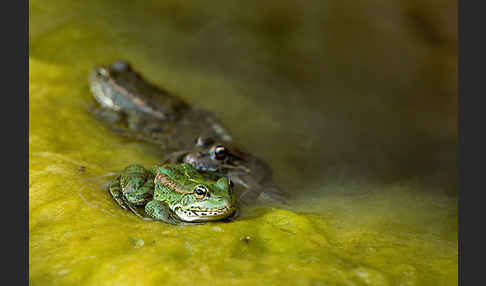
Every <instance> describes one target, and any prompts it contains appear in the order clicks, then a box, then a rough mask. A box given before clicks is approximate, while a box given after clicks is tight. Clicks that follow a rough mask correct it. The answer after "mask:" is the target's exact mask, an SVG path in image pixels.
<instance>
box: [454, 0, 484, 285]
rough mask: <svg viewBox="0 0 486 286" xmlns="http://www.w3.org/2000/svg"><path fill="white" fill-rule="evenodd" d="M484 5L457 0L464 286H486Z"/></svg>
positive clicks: (460, 238) (460, 248)
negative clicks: (483, 197)
mask: <svg viewBox="0 0 486 286" xmlns="http://www.w3.org/2000/svg"><path fill="white" fill-rule="evenodd" d="M466 3H467V6H466ZM473 4H475V5H474V6H473ZM484 6H486V5H484V2H482V1H458V13H459V23H458V24H459V30H458V40H459V47H458V83H459V91H458V108H459V110H458V115H459V116H458V117H459V118H458V120H459V124H458V131H459V132H458V159H459V160H458V162H459V168H458V169H459V174H458V175H459V186H458V187H459V191H458V200H459V217H458V219H459V221H458V251H459V267H458V271H459V285H482V284H484V272H485V271H484V263H483V261H484V254H485V251H484V246H483V245H484V243H485V241H486V236H485V235H484V234H483V232H484V231H483V230H484V228H483V226H484V214H483V212H482V211H483V210H484V209H485V202H486V201H485V200H484V199H482V198H480V197H482V196H483V195H484V190H485V181H484V177H485V169H484V163H485V162H486V148H485V147H486V139H485V138H486V137H485V134H484V129H485V128H484V124H485V122H486V121H485V118H484V114H485V113H486V109H485V108H486V98H485V92H484V90H485V83H486V79H485V73H484V69H485V68H486V56H485V52H486V44H485V37H484V35H485V32H484V27H486V23H484V22H485V21H484V18H485V14H484V11H486V10H485V9H484ZM468 136H469V139H466V138H467V137H468ZM466 142H467V143H466ZM466 147H467V149H466ZM466 213H467V216H466ZM467 229H469V231H467ZM481 246H483V247H481Z"/></svg>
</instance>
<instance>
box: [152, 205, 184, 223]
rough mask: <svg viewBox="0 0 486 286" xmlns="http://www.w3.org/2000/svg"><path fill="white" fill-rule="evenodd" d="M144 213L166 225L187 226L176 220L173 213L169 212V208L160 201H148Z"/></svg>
mask: <svg viewBox="0 0 486 286" xmlns="http://www.w3.org/2000/svg"><path fill="white" fill-rule="evenodd" d="M145 213H147V215H149V216H150V217H152V218H154V219H155V220H161V221H163V222H166V223H170V224H175V225H187V224H188V223H184V222H182V221H181V220H179V219H177V218H176V217H175V215H174V213H173V212H172V211H171V210H170V208H169V206H168V205H167V204H166V203H164V202H161V201H155V200H153V201H150V202H149V203H148V204H146V205H145Z"/></svg>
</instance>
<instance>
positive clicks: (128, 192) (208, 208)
mask: <svg viewBox="0 0 486 286" xmlns="http://www.w3.org/2000/svg"><path fill="white" fill-rule="evenodd" d="M109 191H110V194H111V195H112V196H113V198H114V200H115V201H116V202H117V203H118V204H119V205H120V206H121V207H122V208H124V209H126V210H129V211H132V212H133V213H135V214H136V215H138V216H140V217H144V216H148V217H151V218H152V219H155V220H160V221H164V222H167V223H171V224H187V223H196V222H204V221H215V220H221V219H225V218H229V217H232V216H234V215H235V213H236V210H237V208H236V197H235V195H234V193H233V191H232V188H231V184H230V181H229V179H227V178H225V177H216V176H213V175H206V174H202V173H200V172H198V171H197V170H196V169H195V168H194V167H192V166H191V165H189V164H185V163H183V164H168V165H163V166H156V167H154V168H153V169H152V170H147V169H145V168H144V167H142V166H140V165H130V166H128V167H126V168H125V169H124V170H123V171H122V172H121V174H120V175H119V176H118V177H117V178H116V179H115V180H114V181H113V182H112V183H111V185H110V187H109Z"/></svg>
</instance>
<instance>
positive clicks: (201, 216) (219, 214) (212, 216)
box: [174, 206, 236, 221]
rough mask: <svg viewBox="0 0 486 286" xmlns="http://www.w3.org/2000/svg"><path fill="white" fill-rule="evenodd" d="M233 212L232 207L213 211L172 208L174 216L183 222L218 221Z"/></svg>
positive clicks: (234, 208) (234, 209) (233, 208)
mask: <svg viewBox="0 0 486 286" xmlns="http://www.w3.org/2000/svg"><path fill="white" fill-rule="evenodd" d="M235 211H236V207H234V206H224V207H221V208H215V209H201V208H191V209H183V208H181V207H176V208H174V212H175V213H176V215H177V216H178V217H179V218H180V219H181V220H183V221H208V220H218V219H223V218H225V217H228V216H230V215H231V214H233V213H234V212H235Z"/></svg>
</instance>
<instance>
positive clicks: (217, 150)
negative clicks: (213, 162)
mask: <svg viewBox="0 0 486 286" xmlns="http://www.w3.org/2000/svg"><path fill="white" fill-rule="evenodd" d="M213 152H214V157H215V158H216V159H217V160H222V159H224V158H226V154H227V153H228V152H227V151H226V148H225V147H224V146H221V145H218V146H215V147H214V151H213Z"/></svg>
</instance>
